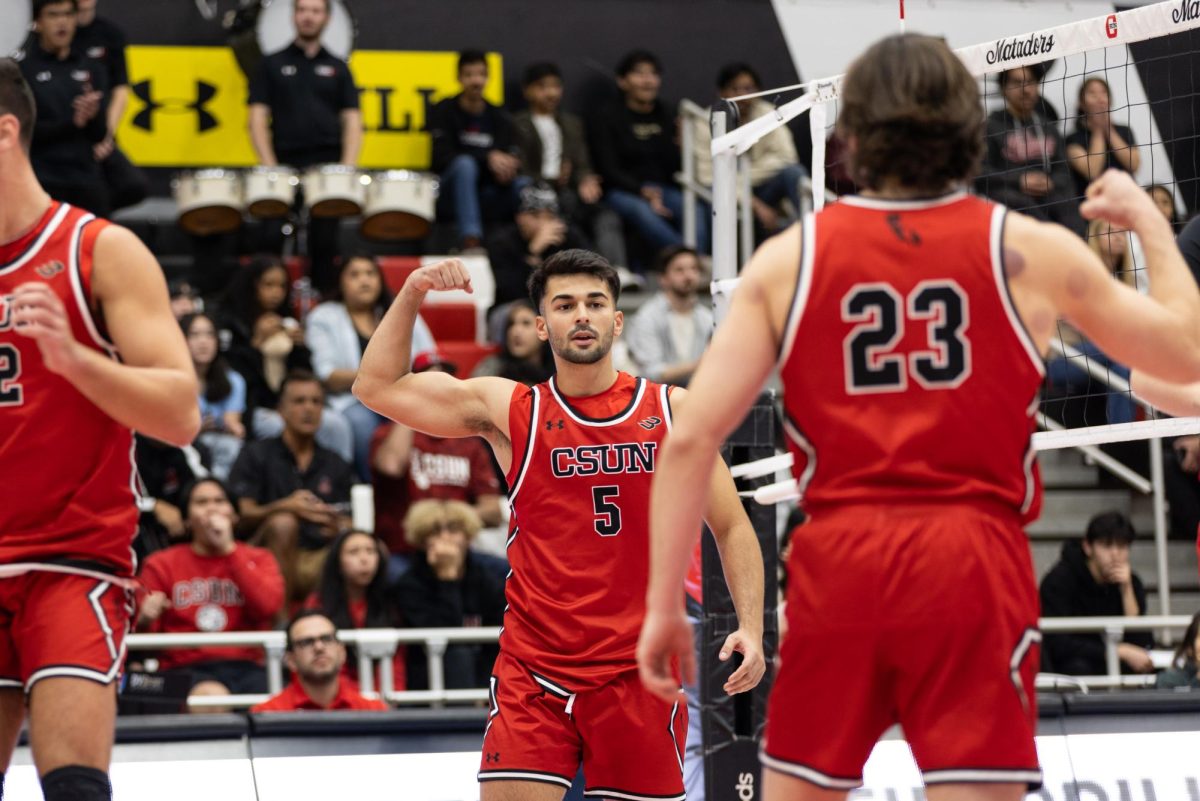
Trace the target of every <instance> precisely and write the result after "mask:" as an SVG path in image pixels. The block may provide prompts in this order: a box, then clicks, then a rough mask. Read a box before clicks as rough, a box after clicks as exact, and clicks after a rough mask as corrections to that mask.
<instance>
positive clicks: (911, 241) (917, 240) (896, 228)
mask: <svg viewBox="0 0 1200 801" xmlns="http://www.w3.org/2000/svg"><path fill="white" fill-rule="evenodd" d="M887 224H888V225H889V226H891V229H892V233H893V234H895V235H896V238H897V239H899V240H900V241H901V242H903V243H905V244H906V245H919V244H921V235H920V234H918V233H917V232H916V231H913V230H906V229H905V228H904V223H903V222H901V220H900V215H899V214H889V215H888V216H887Z"/></svg>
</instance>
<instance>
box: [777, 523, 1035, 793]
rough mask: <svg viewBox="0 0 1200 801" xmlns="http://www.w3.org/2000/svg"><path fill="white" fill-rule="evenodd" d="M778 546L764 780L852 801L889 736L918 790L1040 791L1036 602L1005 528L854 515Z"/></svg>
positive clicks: (1014, 528)
mask: <svg viewBox="0 0 1200 801" xmlns="http://www.w3.org/2000/svg"><path fill="white" fill-rule="evenodd" d="M792 542H793V545H792V556H791V559H790V561H789V563H788V571H789V585H788V598H787V601H788V604H787V622H788V633H787V637H786V640H785V641H784V643H783V644H782V646H781V648H780V670H779V675H778V678H777V679H776V682H775V687H774V690H773V691H772V695H771V699H770V702H769V707H768V715H767V730H766V737H765V740H764V743H763V753H762V759H763V764H764V765H765V766H766V767H768V768H771V769H773V770H776V771H779V772H781V773H785V774H788V775H791V776H795V777H798V778H801V779H805V780H807V781H809V782H811V783H812V784H815V785H818V786H820V787H824V788H828V789H851V788H854V787H857V786H859V785H860V784H862V769H863V764H864V763H865V762H866V760H867V757H868V756H869V755H870V753H871V750H872V748H873V747H874V745H875V742H876V741H877V740H878V739H879V737H880V735H882V734H883V733H884V731H885V730H886V729H887V728H888V727H889V726H891V725H892V724H894V723H899V724H900V726H901V728H902V729H903V732H904V736H905V739H906V740H907V741H908V744H909V747H910V748H911V749H912V753H913V756H914V757H915V759H916V762H917V765H918V766H919V767H920V769H921V773H922V777H923V778H924V781H925V783H926V784H939V783H941V784H945V783H956V782H1017V783H1022V784H1028V785H1030V786H1033V787H1036V786H1038V785H1040V783H1041V770H1040V769H1039V767H1038V760H1037V751H1036V750H1035V748H1034V739H1033V737H1034V732H1035V731H1036V725H1037V698H1036V695H1035V693H1034V679H1035V677H1036V675H1037V670H1038V661H1039V655H1040V647H1039V643H1040V641H1041V637H1040V635H1039V633H1038V630H1037V625H1038V611H1039V604H1038V594H1037V587H1036V585H1035V584H1034V577H1033V564H1032V560H1031V559H1030V555H1029V545H1028V542H1027V540H1026V538H1025V534H1024V532H1023V531H1022V529H1021V527H1020V524H1019V522H1018V521H1017V519H1016V518H1015V516H1012V515H1011V513H1008V514H1005V513H1003V512H987V511H983V510H982V509H978V508H974V507H962V506H927V507H920V508H917V507H907V508H897V507H890V508H889V507H884V506H878V507H868V508H862V507H859V508H855V509H846V510H837V511H833V512H825V513H821V512H817V513H814V514H813V518H812V521H811V522H810V523H809V524H808V525H805V526H802V527H800V528H799V529H797V530H796V531H795V532H794V535H793V540H792Z"/></svg>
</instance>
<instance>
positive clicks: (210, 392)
mask: <svg viewBox="0 0 1200 801" xmlns="http://www.w3.org/2000/svg"><path fill="white" fill-rule="evenodd" d="M179 324H180V325H181V326H182V327H183V333H184V335H185V336H186V337H187V343H188V351H189V352H190V353H191V355H192V366H193V367H194V368H195V370H196V379H197V381H198V383H199V385H200V418H201V421H202V422H201V428H200V437H199V441H200V442H201V443H202V444H203V445H204V447H205V448H206V449H207V450H208V452H209V454H210V456H211V458H212V462H211V467H212V472H213V475H214V476H216V477H217V478H219V479H221V480H222V481H224V480H226V479H227V478H229V470H230V468H232V467H233V463H234V462H235V461H237V457H238V454H239V453H241V452H242V443H243V442H244V441H245V439H246V427H245V426H244V425H243V424H242V415H244V414H245V412H246V380H245V379H244V378H242V377H241V375H239V374H238V373H237V372H235V371H233V370H231V369H230V368H229V365H228V363H227V362H226V361H225V357H224V356H222V355H221V353H220V351H219V350H218V348H217V328H216V326H215V325H214V324H213V321H212V320H211V319H210V318H209V317H208V316H207V315H204V314H189V315H186V316H185V317H184V318H183V319H182V320H180V321H179Z"/></svg>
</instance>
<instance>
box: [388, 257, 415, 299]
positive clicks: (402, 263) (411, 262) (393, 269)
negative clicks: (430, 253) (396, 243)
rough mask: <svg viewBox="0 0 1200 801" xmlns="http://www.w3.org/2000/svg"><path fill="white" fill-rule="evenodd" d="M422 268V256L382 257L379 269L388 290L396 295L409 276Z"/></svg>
mask: <svg viewBox="0 0 1200 801" xmlns="http://www.w3.org/2000/svg"><path fill="white" fill-rule="evenodd" d="M420 266H421V257H420V256H380V257H379V269H380V270H381V271H382V272H383V281H384V283H386V284H387V288H388V289H389V290H390V291H391V292H392V294H396V293H398V292H399V291H400V289H401V288H402V287H403V286H404V282H405V281H407V280H408V276H409V274H410V273H412V272H413V271H414V270H416V269H417V268H418V267H420Z"/></svg>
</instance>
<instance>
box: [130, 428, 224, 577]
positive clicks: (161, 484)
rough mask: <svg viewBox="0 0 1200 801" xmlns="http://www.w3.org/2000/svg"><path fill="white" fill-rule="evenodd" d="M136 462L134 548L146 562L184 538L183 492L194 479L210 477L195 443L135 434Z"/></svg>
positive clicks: (185, 531)
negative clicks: (178, 445) (184, 444)
mask: <svg viewBox="0 0 1200 801" xmlns="http://www.w3.org/2000/svg"><path fill="white" fill-rule="evenodd" d="M134 461H135V463H136V464H137V471H138V478H139V479H140V480H141V486H140V488H139V489H140V493H139V494H140V498H139V500H138V508H139V509H140V511H141V516H140V519H139V520H138V539H137V541H136V542H135V543H134V547H135V548H136V549H137V552H138V561H139V562H143V561H145V557H146V556H148V555H149V554H151V553H154V552H155V551H161V550H162V549H164V548H167V547H169V546H171V545H174V544H175V543H177V542H179V541H181V540H182V539H183V538H184V536H185V534H186V533H187V530H186V528H185V527H184V524H183V511H182V510H183V492H184V490H185V489H187V488H188V487H189V486H191V484H192V482H194V481H196V480H198V479H201V478H207V477H208V470H207V468H205V467H204V465H203V464H202V462H201V458H200V454H199V453H198V452H197V450H196V449H195V448H194V447H193V446H191V445H188V446H187V447H184V448H176V447H175V446H174V445H168V444H166V443H165V442H160V441H159V440H156V439H153V438H151V437H146V436H143V435H141V434H138V435H137V437H136V445H135V451H134Z"/></svg>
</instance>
